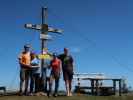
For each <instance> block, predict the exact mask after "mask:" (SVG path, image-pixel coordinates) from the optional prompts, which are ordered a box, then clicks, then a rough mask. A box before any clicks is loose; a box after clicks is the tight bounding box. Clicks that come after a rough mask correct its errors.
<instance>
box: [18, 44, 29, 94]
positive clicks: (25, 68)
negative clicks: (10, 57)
mask: <svg viewBox="0 0 133 100" xmlns="http://www.w3.org/2000/svg"><path fill="white" fill-rule="evenodd" d="M30 63H31V56H30V45H29V44H26V45H24V51H23V52H22V53H21V54H20V56H19V64H20V90H19V91H20V95H23V87H24V95H27V94H28V83H29V77H30V68H31V65H30ZM24 82H25V86H24Z"/></svg>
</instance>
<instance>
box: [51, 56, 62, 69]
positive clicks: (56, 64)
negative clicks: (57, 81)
mask: <svg viewBox="0 0 133 100" xmlns="http://www.w3.org/2000/svg"><path fill="white" fill-rule="evenodd" d="M60 65H61V61H60V60H59V59H58V58H56V59H53V60H52V62H51V67H52V70H53V71H60Z"/></svg>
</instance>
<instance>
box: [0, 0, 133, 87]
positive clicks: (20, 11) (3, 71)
mask: <svg viewBox="0 0 133 100" xmlns="http://www.w3.org/2000/svg"><path fill="white" fill-rule="evenodd" d="M132 5H133V0H1V1H0V8H1V9H0V46H1V47H0V63H1V64H0V86H3V85H4V86H7V87H8V88H9V89H11V88H18V84H19V64H18V59H17V57H18V55H19V54H20V52H21V51H22V50H23V45H24V44H25V43H30V44H31V45H32V48H33V49H34V50H35V51H37V52H40V39H39V34H40V33H39V31H35V30H29V29H26V28H25V27H24V24H26V23H31V24H41V7H45V6H47V7H48V19H47V23H48V24H49V26H51V27H53V28H59V29H62V30H64V32H63V35H57V34H54V33H49V34H50V35H51V36H52V37H53V40H51V41H48V43H47V46H48V49H49V51H50V52H57V53H58V54H60V53H62V52H63V48H64V47H68V48H69V50H70V54H71V55H72V56H73V58H74V63H75V68H74V69H75V72H76V73H104V74H105V75H107V76H113V77H125V78H126V79H127V82H128V86H132V87H133V78H132V75H133V53H132V51H133V46H132V44H133V6H132ZM61 84H62V85H61V88H62V87H63V81H62V80H61Z"/></svg>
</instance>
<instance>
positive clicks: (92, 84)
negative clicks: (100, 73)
mask: <svg viewBox="0 0 133 100" xmlns="http://www.w3.org/2000/svg"><path fill="white" fill-rule="evenodd" d="M91 94H92V95H94V80H93V79H91Z"/></svg>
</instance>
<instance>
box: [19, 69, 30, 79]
mask: <svg viewBox="0 0 133 100" xmlns="http://www.w3.org/2000/svg"><path fill="white" fill-rule="evenodd" d="M30 72H31V71H30V70H29V69H25V68H21V69H20V80H21V81H24V80H25V79H27V78H29V76H30Z"/></svg>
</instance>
